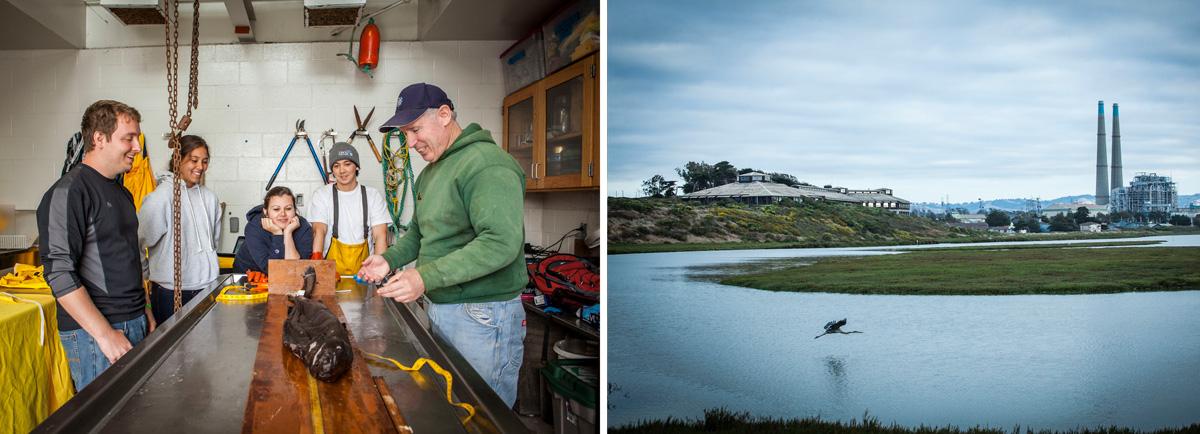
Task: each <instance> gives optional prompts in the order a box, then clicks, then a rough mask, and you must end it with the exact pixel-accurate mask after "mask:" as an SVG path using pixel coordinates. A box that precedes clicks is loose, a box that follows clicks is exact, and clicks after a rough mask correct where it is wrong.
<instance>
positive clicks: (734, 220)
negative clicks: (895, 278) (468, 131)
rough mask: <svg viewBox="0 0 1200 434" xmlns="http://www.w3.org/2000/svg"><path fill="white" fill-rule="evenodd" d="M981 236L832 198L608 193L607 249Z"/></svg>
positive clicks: (825, 244) (855, 242) (797, 244)
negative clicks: (747, 199)
mask: <svg viewBox="0 0 1200 434" xmlns="http://www.w3.org/2000/svg"><path fill="white" fill-rule="evenodd" d="M981 237H989V234H988V233H987V232H982V231H975V230H966V229H958V228H952V227H949V226H946V225H944V224H942V223H939V222H935V221H932V220H929V219H925V218H921V217H914V216H909V215H896V214H893V213H892V212H890V211H886V210H883V209H879V208H864V207H861V206H855V205H845V204H836V203H824V202H804V203H790V202H789V203H785V204H778V205H764V206H757V207H750V206H747V205H742V204H737V203H722V204H712V205H699V204H693V203H689V202H684V201H681V200H679V199H653V198H640V199H631V198H620V197H610V198H608V241H609V244H610V251H612V250H613V247H612V246H613V245H621V244H625V245H637V244H666V243H696V244H708V243H786V244H789V245H790V246H792V247H830V246H862V245H886V244H918V243H926V242H934V241H945V240H947V239H954V238H972V239H974V238H981ZM618 247H619V246H618ZM765 247H766V246H765ZM774 247H779V246H774ZM618 250H619V248H618Z"/></svg>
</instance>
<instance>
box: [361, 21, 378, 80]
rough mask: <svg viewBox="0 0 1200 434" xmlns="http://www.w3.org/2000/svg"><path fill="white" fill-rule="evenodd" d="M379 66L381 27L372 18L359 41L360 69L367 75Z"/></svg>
mask: <svg viewBox="0 0 1200 434" xmlns="http://www.w3.org/2000/svg"><path fill="white" fill-rule="evenodd" d="M377 66H379V27H378V26H376V25H375V19H374V18H371V20H370V21H368V22H367V25H366V26H365V27H363V30H362V34H361V36H359V39H358V67H359V68H360V69H362V71H363V72H365V73H367V75H371V71H372V70H374V69H375V68H376V67H377Z"/></svg>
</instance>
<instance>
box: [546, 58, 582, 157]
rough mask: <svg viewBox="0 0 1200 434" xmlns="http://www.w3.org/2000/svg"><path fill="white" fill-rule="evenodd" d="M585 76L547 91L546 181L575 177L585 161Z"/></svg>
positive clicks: (577, 77)
mask: <svg viewBox="0 0 1200 434" xmlns="http://www.w3.org/2000/svg"><path fill="white" fill-rule="evenodd" d="M583 84H584V83H583V76H582V75H579V76H576V77H574V78H572V79H570V80H567V81H566V82H563V83H561V84H558V85H556V86H553V87H550V88H549V89H546V149H545V157H546V158H545V161H546V163H545V164H546V168H545V172H543V173H544V174H545V175H544V176H546V177H547V178H549V177H552V176H563V175H575V176H578V175H579V173H580V171H581V169H582V161H583V122H584V120H583Z"/></svg>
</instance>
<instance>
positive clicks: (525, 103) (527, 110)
mask: <svg viewBox="0 0 1200 434" xmlns="http://www.w3.org/2000/svg"><path fill="white" fill-rule="evenodd" d="M505 131H507V134H508V137H507V138H506V139H507V140H506V142H507V144H508V153H509V154H512V156H513V158H515V159H516V160H517V164H519V165H520V166H521V170H524V171H525V179H526V180H533V179H534V172H533V169H534V166H533V97H532V96H531V97H529V98H526V99H524V100H521V101H519V102H517V103H516V104H513V105H511V106H509V107H508V125H506V126H505Z"/></svg>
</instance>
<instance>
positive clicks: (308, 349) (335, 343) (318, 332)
mask: <svg viewBox="0 0 1200 434" xmlns="http://www.w3.org/2000/svg"><path fill="white" fill-rule="evenodd" d="M316 286H317V272H316V270H314V269H313V267H308V270H305V272H304V295H303V296H292V295H289V296H288V300H291V302H292V303H293V305H292V307H291V308H290V309H289V310H288V317H287V321H285V322H284V323H283V345H284V346H285V347H287V349H288V350H289V351H291V352H292V354H295V355H296V357H299V358H300V360H301V361H303V362H304V365H305V366H307V367H308V372H310V373H312V376H313V377H316V378H317V379H318V380H321V381H325V382H328V383H332V382H335V381H337V380H338V378H341V376H342V374H345V373H346V371H349V370H350V363H351V362H353V361H354V350H353V349H352V348H351V347H350V334H349V333H348V332H347V331H346V325H345V324H342V323H341V322H339V321H338V319H337V315H334V314H333V312H331V311H330V310H329V308H327V307H325V305H323V304H321V302H319V301H316V300H313V299H312V295H313V291H314V290H315V289H316Z"/></svg>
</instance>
